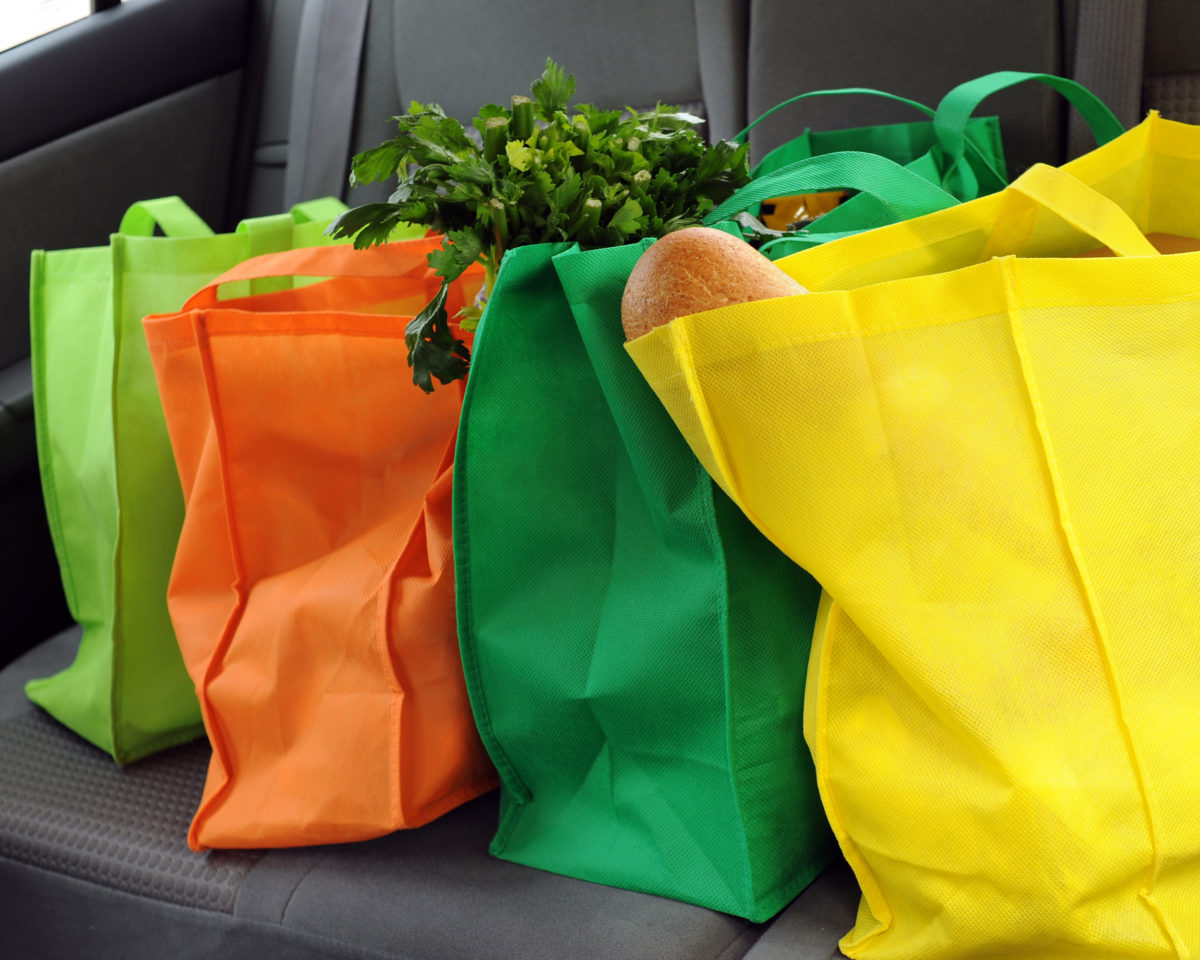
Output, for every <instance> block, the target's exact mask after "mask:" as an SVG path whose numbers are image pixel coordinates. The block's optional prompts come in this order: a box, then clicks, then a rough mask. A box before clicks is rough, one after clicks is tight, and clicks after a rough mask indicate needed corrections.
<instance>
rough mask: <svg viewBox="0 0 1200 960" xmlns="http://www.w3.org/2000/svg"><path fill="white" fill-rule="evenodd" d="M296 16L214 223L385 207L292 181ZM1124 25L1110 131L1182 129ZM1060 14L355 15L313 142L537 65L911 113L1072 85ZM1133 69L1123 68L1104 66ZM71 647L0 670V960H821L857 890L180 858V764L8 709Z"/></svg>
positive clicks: (273, 10) (360, 851)
mask: <svg viewBox="0 0 1200 960" xmlns="http://www.w3.org/2000/svg"><path fill="white" fill-rule="evenodd" d="M337 2H338V0H324V3H337ZM1090 2H1092V0H1080V3H1081V9H1083V8H1086V7H1087V6H1088V4H1089V3H1090ZM1095 2H1098V3H1102V2H1106V0H1095ZM321 7H322V2H321V0H307V4H306V3H305V0H259V2H258V5H257V11H258V15H259V17H260V20H261V23H262V26H263V32H262V35H261V37H260V39H259V43H260V52H259V55H258V56H259V66H260V67H261V70H260V71H259V72H258V74H257V80H256V83H255V87H256V91H257V92H256V96H255V98H254V109H253V110H251V111H250V113H249V114H248V116H247V120H246V125H245V130H244V131H243V133H244V134H245V136H244V142H243V145H242V147H241V148H240V152H239V153H238V155H239V156H241V157H242V158H243V162H242V166H241V167H240V168H239V169H236V170H235V171H234V177H235V179H236V178H238V177H240V182H238V183H237V184H235V188H234V191H233V194H232V195H233V196H235V197H236V200H235V201H234V203H235V207H234V218H235V219H236V216H239V215H254V214H259V213H267V212H274V211H277V210H279V209H283V208H284V207H286V205H287V204H288V203H289V202H292V201H294V200H298V199H303V196H302V194H303V193H304V192H306V191H309V192H312V193H314V194H316V193H322V194H323V193H335V194H337V195H340V196H342V198H343V199H345V200H347V201H348V202H351V203H359V202H365V201H366V200H368V199H377V198H378V197H379V196H380V195H383V194H385V193H386V191H387V185H378V186H376V187H373V188H371V187H368V188H358V189H355V190H351V188H350V187H349V186H348V184H347V183H346V181H345V177H344V175H342V174H340V173H339V172H338V171H339V165H338V164H337V163H335V164H332V165H323V169H322V170H317V169H315V168H314V167H312V166H311V165H310V164H311V163H312V162H313V158H314V157H316V158H317V160H318V161H319V160H320V157H319V151H317V152H315V153H314V152H313V151H309V150H308V147H309V146H310V145H311V144H312V143H313V138H314V137H317V138H319V137H320V136H321V133H320V125H319V124H317V125H316V126H315V127H314V125H313V124H312V123H311V122H309V123H307V124H306V123H305V120H306V119H307V120H309V121H311V118H312V113H311V103H310V102H309V101H308V100H307V99H306V98H305V97H304V96H303V95H302V92H303V91H306V90H311V89H312V83H311V79H312V77H313V76H314V75H315V74H316V72H317V71H318V70H320V69H322V68H321V66H320V62H319V57H318V58H317V59H313V56H312V54H313V53H314V51H317V50H318V47H319V43H318V41H319V40H320V25H321V23H322V20H321V18H320V17H319V16H318V13H319V12H321V11H320V8H321ZM964 8H967V12H966V13H964ZM1148 10H1149V12H1148V13H1147V17H1148V21H1147V22H1148V24H1149V29H1148V30H1147V33H1146V42H1145V47H1144V61H1143V63H1142V65H1141V66H1139V67H1138V68H1137V69H1136V70H1135V71H1133V72H1132V75H1133V81H1132V82H1134V83H1135V85H1136V86H1137V87H1139V88H1143V89H1139V90H1138V92H1137V94H1136V95H1135V101H1137V103H1138V107H1137V108H1135V109H1144V108H1146V107H1149V106H1155V107H1159V108H1160V109H1162V110H1163V111H1164V113H1166V114H1167V115H1169V116H1173V117H1175V118H1176V119H1182V120H1191V121H1193V122H1200V72H1197V71H1198V69H1200V55H1198V54H1197V51H1196V49H1195V48H1194V46H1193V45H1191V44H1189V43H1188V42H1187V40H1188V38H1189V37H1193V36H1195V27H1196V26H1197V25H1200V24H1198V23H1197V20H1198V19H1200V9H1198V8H1197V7H1196V6H1194V5H1191V4H1189V3H1187V2H1186V0H1151V2H1150V3H1149V8H1148ZM481 11H482V13H481ZM1075 13H1076V11H1075V4H1074V3H1068V4H1063V5H1060V4H1059V3H1055V2H1050V0H1006V2H1005V3H988V4H984V3H971V4H962V3H960V2H958V0H938V2H932V0H931V2H928V3H923V4H921V5H920V6H919V11H915V10H914V7H913V6H912V5H907V6H903V5H895V4H890V3H888V2H886V0H846V2H844V3H841V4H828V5H818V4H810V5H804V6H803V7H798V6H797V5H795V4H789V3H786V2H782V0H695V2H692V0H670V2H659V3H654V4H649V3H645V2H642V0H619V2H607V3H604V4H592V5H587V6H568V5H565V4H560V3H557V2H547V0H525V2H513V3H506V2H494V3H490V4H488V5H486V6H484V5H479V4H475V3H472V2H470V0H442V2H441V3H440V4H437V5H429V4H418V3H415V2H410V0H372V2H370V4H369V8H368V10H367V17H368V19H367V21H366V35H365V38H364V42H363V45H362V48H361V68H360V72H359V76H358V79H357V81H356V84H355V86H356V90H357V93H356V96H355V97H354V110H353V112H352V114H350V115H349V116H348V117H343V118H342V119H343V120H346V119H348V120H349V132H348V134H345V133H339V136H344V137H345V139H346V148H345V149H346V153H347V157H346V158H345V159H346V160H348V155H349V153H352V152H354V151H357V150H361V149H363V148H365V147H367V146H371V145H374V144H375V143H378V142H380V141H381V140H382V139H384V138H385V137H387V136H388V135H389V133H390V127H389V124H388V122H387V118H388V117H389V116H391V115H392V114H396V113H400V112H402V111H403V109H404V108H405V106H406V105H407V103H408V101H409V100H413V99H415V100H418V101H427V100H433V101H437V102H439V103H441V104H442V106H443V107H444V108H446V109H447V111H448V112H450V113H452V114H454V115H456V116H459V117H460V118H461V119H464V120H466V119H468V118H469V117H470V116H471V115H472V114H473V113H474V111H475V109H476V108H477V107H478V106H479V105H480V104H481V103H483V102H486V101H488V100H491V99H494V98H495V97H497V96H503V95H507V94H508V93H512V92H521V91H523V90H525V89H526V88H527V86H528V83H529V82H530V80H531V79H532V78H533V77H535V76H537V74H538V73H539V72H540V70H541V68H542V66H543V65H544V62H545V58H546V57H547V56H553V57H554V58H555V59H556V60H558V61H559V62H560V63H561V64H562V65H563V66H564V67H565V68H566V69H567V70H568V71H570V72H573V73H575V74H576V75H577V77H578V80H579V88H578V98H579V99H581V100H595V101H596V102H599V103H601V104H602V105H609V106H623V105H625V104H631V105H638V106H641V105H648V104H650V103H652V102H653V101H654V100H655V99H661V100H663V101H664V102H675V103H680V104H687V105H689V106H692V107H693V108H694V109H699V110H703V112H704V113H705V115H706V116H707V117H708V119H709V124H710V130H711V134H712V136H715V137H722V136H728V135H730V134H732V133H734V132H736V131H737V130H739V129H741V128H742V126H744V124H745V123H746V121H747V119H749V118H753V117H754V116H757V115H758V113H760V112H761V111H762V110H764V109H766V108H767V107H769V106H772V105H774V104H775V103H777V102H779V101H780V100H782V99H784V98H785V97H787V96H790V95H792V94H794V93H797V92H801V91H803V90H806V89H812V88H815V87H824V86H845V85H856V86H876V87H880V88H882V89H885V90H889V91H891V92H895V93H899V94H904V95H907V96H911V97H914V98H916V99H919V100H924V101H925V102H930V103H932V102H934V101H936V99H937V97H938V96H939V95H940V94H941V93H942V92H944V91H945V90H946V89H948V88H949V86H951V85H953V83H955V82H958V81H959V80H963V79H967V78H968V77H970V76H975V75H978V74H979V73H981V72H984V71H985V70H988V69H993V68H1015V69H1027V70H1043V71H1047V72H1056V73H1062V72H1068V71H1067V70H1066V69H1065V65H1078V64H1081V63H1083V62H1084V61H1085V59H1086V51H1084V52H1083V53H1081V52H1080V51H1077V50H1076V49H1075V46H1074V34H1075ZM902 14H903V15H902ZM955 17H957V19H955ZM968 20H969V21H970V22H965V21H968ZM1184 27H1190V29H1186V28H1184ZM314 31H315V33H314ZM1100 35H1101V36H1103V31H1101V34H1100ZM1085 39H1086V38H1085ZM1088 42H1093V41H1088ZM1139 52H1140V51H1139V45H1138V44H1137V43H1134V44H1133V45H1132V50H1129V49H1127V50H1126V53H1125V54H1123V56H1129V57H1136V56H1137V54H1138V53H1139ZM1099 62H1104V61H1103V58H1101V60H1100V61H1099ZM995 101H996V102H995V103H994V104H992V105H991V107H990V110H994V112H998V113H1000V114H1001V115H1002V116H1003V117H1004V122H1005V131H1006V140H1007V144H1008V146H1009V157H1010V161H1011V162H1012V164H1013V165H1014V166H1018V167H1019V166H1020V165H1022V164H1025V163H1028V162H1032V161H1033V160H1035V159H1040V160H1055V159H1059V158H1061V156H1062V154H1063V153H1064V152H1065V150H1066V149H1067V148H1066V146H1065V144H1066V120H1065V115H1066V111H1065V108H1064V107H1063V106H1062V105H1061V104H1060V103H1057V102H1055V100H1054V98H1053V97H1052V96H1051V95H1050V94H1048V93H1046V92H1044V91H1041V90H1039V89H1037V88H1033V87H1030V88H1028V89H1022V90H1020V91H1013V92H1012V93H1011V94H1010V93H1006V94H1004V95H1002V96H998V97H997V98H995ZM989 112H990V111H989ZM901 119H903V120H907V119H911V116H910V115H909V114H907V113H905V112H904V111H903V109H902V108H897V107H895V106H893V105H889V104H884V103H874V102H871V101H867V100H865V98H863V99H859V98H855V102H853V103H850V102H848V101H841V100H836V101H835V100H830V101H828V102H821V101H814V102H810V103H809V104H806V105H805V106H804V107H803V109H802V110H798V111H797V112H796V113H795V114H789V115H786V116H783V117H777V118H773V120H772V122H771V123H770V124H763V126H762V127H761V128H759V129H758V130H756V132H755V139H754V147H755V151H756V153H757V154H759V155H761V153H762V152H765V150H766V149H769V148H770V147H771V146H773V145H774V144H775V143H778V142H780V141H781V140H782V139H785V138H786V137H787V136H789V135H790V133H791V132H792V131H795V130H798V129H799V128H800V127H802V126H803V125H805V124H808V125H811V126H813V127H835V126H836V127H841V126H855V125H862V124H866V123H874V122H886V121H890V120H901ZM1135 119H1136V118H1135ZM318 165H319V166H322V165H321V164H319V163H318ZM341 169H342V170H344V169H346V167H345V164H344V163H343V164H342V166H341ZM330 170H332V171H333V174H332V179H331V174H330V173H329V171H330ZM0 399H2V398H0ZM13 403H14V405H15V406H19V401H14V402H13ZM0 412H2V411H0ZM77 639H78V633H77V630H70V631H67V632H66V633H63V634H60V635H59V636H57V637H55V638H54V639H52V640H50V641H48V642H46V643H43V644H41V645H40V646H37V647H35V648H34V649H32V650H30V651H29V652H28V653H27V654H26V655H25V656H24V657H22V658H21V659H20V660H18V661H17V662H16V663H14V664H12V665H10V666H9V667H8V668H7V669H4V670H3V671H0V757H2V758H3V762H0V953H3V955H5V956H13V957H26V956H38V957H59V956H62V957H67V956H70V957H89V958H107V957H113V958H117V957H120V958H131V957H132V958H137V957H164V956H169V957H172V958H187V957H213V956H220V957H222V958H238V957H259V956H270V957H280V958H292V957H295V958H318V957H347V958H348V957H355V958H381V960H382V958H388V957H395V958H399V957H403V958H406V960H408V958H412V960H417V958H419V960H463V958H471V957H486V958H489V960H503V958H514V960H516V958H521V960H531V958H537V957H548V958H549V957H553V958H566V957H570V958H589V957H596V958H606V960H607V958H638V957H646V958H655V960H670V958H680V960H685V958H721V960H735V958H739V957H745V958H746V960H782V958H784V957H787V958H789V960H805V958H813V960H816V958H825V957H832V956H836V955H837V949H836V941H837V938H838V937H839V936H840V935H841V934H842V933H844V932H845V931H846V930H847V929H849V927H850V925H851V924H852V922H853V919H854V913H855V910H856V906H857V887H856V885H855V882H854V878H853V876H852V875H851V874H850V873H849V872H848V871H847V869H846V868H845V866H844V865H838V866H837V867H835V868H831V869H830V870H829V871H827V872H826V873H825V874H824V875H823V876H822V877H821V878H819V879H818V881H817V882H816V883H815V884H814V885H813V886H812V887H810V888H809V889H808V890H807V891H805V892H804V893H803V894H802V895H801V896H800V897H799V898H798V899H797V900H796V901H795V902H794V903H793V904H792V906H790V907H789V908H787V909H786V910H785V911H784V912H783V913H782V914H781V915H780V916H779V917H778V918H777V919H776V920H775V921H774V922H772V923H769V924H761V925H756V924H750V923H748V922H746V921H743V920H740V919H737V918H733V917H729V916H726V915H722V914H717V913H714V912H712V911H708V910H704V909H701V908H699V907H694V906H690V905H687V904H682V903H676V902H673V901H669V900H664V899H661V898H657V897H652V896H647V895H644V894H638V893H631V892H628V891H624V890H617V889H613V888H608V887H602V886H598V885H595V884H589V883H584V882H582V881H576V880H572V879H569V878H566V877H559V876H555V875H551V874H547V873H543V872H540V871H536V870H531V869H528V868H524V867H520V866H517V865H515V864H511V863H507V862H504V861H500V860H497V859H495V858H492V857H490V856H489V855H488V854H487V843H488V840H489V839H490V837H491V832H492V830H493V829H494V825H495V822H496V795H495V794H494V793H493V794H491V795H489V796H485V797H482V798H480V799H478V800H476V801H474V802H472V803H470V804H467V805H466V806H464V807H462V808H460V809H458V810H456V811H452V812H451V813H450V814H448V815H446V816H445V817H443V818H441V819H440V820H438V821H435V822H434V823H432V824H430V825H428V826H427V827H423V828H421V829H420V830H415V831H407V832H401V833H397V834H394V835H392V836H388V837H384V838H381V839H379V840H376V841H370V842H366V843H360V844H348V845H343V846H331V847H320V848H306V849H294V850H274V851H242V852H223V851H211V852H209V853H207V854H203V855H198V854H192V853H190V852H189V851H188V850H187V849H186V846H185V843H184V837H185V833H186V826H187V822H188V820H189V819H190V816H191V813H192V811H193V809H194V807H195V804H196V802H197V800H198V798H199V795H200V791H201V788H202V785H203V779H204V772H205V768H206V764H207V759H208V748H207V745H206V744H205V743H204V742H203V741H200V742H196V743H193V744H190V745H187V746H184V747H180V748H177V749H175V750H172V751H168V752H166V753H164V754H161V755H158V756H155V757H151V758H149V759H147V760H144V761H141V762H139V763H137V764H135V765H133V766H131V767H129V768H127V769H124V770H122V769H119V768H117V767H116V766H114V765H113V763H112V762H111V760H109V759H108V757H107V756H105V755H103V754H101V753H99V752H98V751H96V750H94V749H93V748H91V747H89V746H87V745H86V744H84V743H83V742H82V741H80V740H79V739H78V738H76V737H74V735H72V734H70V733H69V732H67V731H66V730H64V729H63V728H61V727H59V726H58V725H56V724H55V723H54V722H53V721H52V720H50V719H49V718H48V717H46V716H45V715H44V714H42V713H40V712H38V711H37V710H36V709H34V708H33V707H32V706H31V705H30V704H29V703H28V702H27V701H26V699H25V697H24V695H23V692H22V687H23V683H24V681H25V680H26V679H28V678H30V677H33V676H44V675H46V674H48V673H50V672H53V671H54V670H55V669H58V668H59V667H61V666H64V665H65V664H66V663H67V662H69V660H70V658H71V657H72V656H73V654H74V649H75V645H76V643H77Z"/></svg>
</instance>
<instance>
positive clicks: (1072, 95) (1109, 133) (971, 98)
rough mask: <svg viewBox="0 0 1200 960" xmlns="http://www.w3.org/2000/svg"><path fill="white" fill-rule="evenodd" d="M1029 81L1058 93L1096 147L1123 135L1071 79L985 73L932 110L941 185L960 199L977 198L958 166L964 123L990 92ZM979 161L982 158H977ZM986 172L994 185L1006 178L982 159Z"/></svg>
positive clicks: (970, 175) (971, 180) (967, 172)
mask: <svg viewBox="0 0 1200 960" xmlns="http://www.w3.org/2000/svg"><path fill="white" fill-rule="evenodd" d="M1029 80H1036V81H1038V82H1039V83H1043V84H1045V85H1046V86H1048V87H1050V88H1051V89H1053V90H1056V91H1057V92H1058V93H1061V94H1062V95H1063V96H1064V97H1066V99H1067V100H1068V101H1069V102H1070V103H1071V104H1072V106H1074V107H1075V108H1076V109H1077V110H1078V111H1079V115H1080V116H1081V117H1082V118H1083V120H1084V122H1085V123H1086V124H1087V125H1088V127H1089V128H1091V131H1092V134H1093V135H1094V136H1095V138H1096V144H1097V145H1100V144H1104V143H1108V141H1109V140H1112V139H1114V138H1115V137H1118V136H1120V135H1121V134H1122V133H1124V132H1125V127H1124V126H1123V125H1122V124H1121V121H1120V120H1118V119H1117V117H1116V115H1115V114H1114V113H1113V112H1112V111H1111V110H1110V109H1109V108H1108V105H1107V104H1106V103H1104V101H1103V100H1101V99H1100V98H1099V97H1097V96H1096V95H1095V94H1094V93H1092V91H1090V90H1089V89H1088V88H1087V87H1084V86H1082V85H1081V84H1078V83H1076V82H1075V81H1074V80H1068V79H1067V78H1066V77H1058V76H1055V75H1054V74H1050V73H1026V72H1023V71H1018V70H1000V71H997V72H996V73H989V74H985V75H984V76H982V77H976V78H975V79H974V80H968V81H967V82H966V83H961V84H959V85H958V86H957V87H955V88H954V89H953V90H951V91H950V92H949V93H947V94H946V95H945V96H944V97H943V98H942V101H941V103H939V104H938V106H937V110H936V111H934V117H933V129H934V133H935V134H937V138H938V143H939V144H940V145H941V147H942V150H943V151H944V152H945V154H946V164H947V166H946V176H945V180H944V182H945V183H946V184H947V186H948V187H949V188H950V189H951V190H952V191H953V192H954V193H955V194H957V195H958V196H960V197H962V198H963V199H964V200H971V199H974V198H975V197H977V196H979V193H980V190H979V180H978V177H976V175H975V172H974V171H973V170H972V169H971V168H970V165H969V164H966V163H962V162H961V161H962V159H963V155H964V153H965V150H966V146H967V139H966V127H967V121H968V120H970V119H971V115H972V114H973V113H974V112H975V110H976V108H977V107H978V106H979V104H980V103H982V102H983V101H984V100H986V99H987V98H988V97H990V96H991V95H992V94H993V93H999V92H1000V91H1001V90H1007V89H1008V88H1009V87H1015V86H1017V85H1018V84H1021V83H1025V82H1027V81H1029ZM980 159H981V160H983V158H980ZM983 163H984V165H985V166H986V167H987V169H988V170H989V172H990V173H991V174H992V175H993V176H994V177H995V178H996V181H997V184H998V185H999V186H1003V185H1004V184H1005V183H1006V182H1007V178H1006V177H1005V176H1004V175H1003V174H1002V173H999V172H997V171H996V170H994V169H992V167H991V165H990V164H988V163H987V161H986V160H983Z"/></svg>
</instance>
